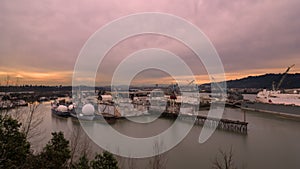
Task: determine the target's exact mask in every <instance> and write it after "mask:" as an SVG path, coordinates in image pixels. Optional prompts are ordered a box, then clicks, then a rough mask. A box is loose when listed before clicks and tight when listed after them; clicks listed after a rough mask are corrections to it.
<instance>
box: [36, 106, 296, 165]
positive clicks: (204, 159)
mask: <svg viewBox="0 0 300 169" xmlns="http://www.w3.org/2000/svg"><path fill="white" fill-rule="evenodd" d="M39 111H42V112H43V115H44V120H43V122H42V124H41V125H40V126H39V128H40V129H41V131H43V132H42V133H41V135H43V137H44V138H45V139H43V140H42V141H39V143H38V145H39V147H42V146H43V145H45V144H46V143H47V141H48V140H49V139H50V138H51V132H53V131H63V132H64V133H65V135H66V137H70V136H71V135H72V131H73V130H74V127H76V126H77V127H78V126H79V125H80V123H79V122H78V120H76V119H73V118H61V117H57V116H54V115H52V114H51V111H50V103H44V104H43V105H41V108H40V109H39ZM244 113H246V119H247V121H248V122H249V126H248V127H249V130H248V135H246V136H245V135H240V134H237V133H232V132H226V131H220V130H217V131H216V132H215V133H214V134H213V135H212V137H211V138H210V139H209V140H208V141H207V142H205V143H204V144H199V143H198V137H199V134H200V132H201V129H202V127H200V126H194V127H193V129H192V130H191V131H190V133H189V134H188V136H187V137H186V138H185V139H184V140H183V141H182V142H181V143H180V144H179V145H177V146H176V147H175V148H173V149H172V150H170V151H169V152H167V153H166V154H165V156H166V157H167V159H168V160H167V161H168V163H167V168H171V169H177V168H178V169H182V168H189V169H194V168H195V169H196V168H197V169H198V168H211V166H212V161H213V159H214V158H215V156H216V154H217V153H218V151H219V149H224V150H228V149H229V148H230V147H231V146H232V147H233V152H234V159H235V163H236V164H237V166H239V167H245V168H250V169H252V168H264V169H282V168H299V166H300V161H299V159H300V144H299V141H300V132H299V131H300V121H297V120H291V119H288V118H283V117H280V116H274V115H269V114H265V113H260V112H250V111H245V112H244V111H242V110H240V109H231V108H226V109H225V112H224V115H223V117H225V118H230V119H236V120H243V117H244ZM171 124H172V121H171V120H167V119H157V120H155V121H154V122H151V123H148V124H137V123H134V122H130V121H127V120H122V121H118V122H117V123H116V124H114V125H113V127H114V128H115V129H117V130H118V131H119V132H121V133H123V134H126V135H128V136H132V137H149V136H153V135H156V134H158V133H160V132H162V131H164V130H166V129H167V128H168V127H169V126H170V125H171ZM97 125H102V124H97ZM94 132H97V131H94ZM95 134H97V135H99V136H101V133H99V132H97V133H95ZM174 134H176V133H174ZM175 137H176V136H175ZM89 142H90V146H91V147H92V152H91V154H94V152H97V151H100V150H101V149H100V148H99V147H98V146H97V145H96V144H94V143H93V142H92V141H91V140H89ZM148 161H149V159H138V160H135V163H137V166H139V167H138V168H145V166H147V165H148Z"/></svg>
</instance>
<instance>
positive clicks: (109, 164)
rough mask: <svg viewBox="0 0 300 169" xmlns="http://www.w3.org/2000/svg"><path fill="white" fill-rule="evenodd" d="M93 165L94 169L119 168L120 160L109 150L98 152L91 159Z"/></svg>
mask: <svg viewBox="0 0 300 169" xmlns="http://www.w3.org/2000/svg"><path fill="white" fill-rule="evenodd" d="M91 167H92V168H93V169H119V167H118V161H117V160H116V159H115V158H114V156H113V155H112V154H111V153H110V152H108V151H104V152H103V154H97V155H96V157H95V159H94V160H93V161H91Z"/></svg>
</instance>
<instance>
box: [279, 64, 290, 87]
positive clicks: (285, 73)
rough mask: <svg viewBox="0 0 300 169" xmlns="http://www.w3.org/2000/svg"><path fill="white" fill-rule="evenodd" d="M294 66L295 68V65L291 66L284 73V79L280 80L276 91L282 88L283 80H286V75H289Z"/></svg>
mask: <svg viewBox="0 0 300 169" xmlns="http://www.w3.org/2000/svg"><path fill="white" fill-rule="evenodd" d="M294 66H295V64H293V65H291V66H289V67H288V68H287V69H286V71H285V72H284V73H283V75H282V77H281V79H280V81H279V83H278V85H277V87H276V90H279V88H280V86H281V84H282V82H283V80H284V79H285V78H286V75H287V74H288V72H289V71H290V69H291V68H292V67H294Z"/></svg>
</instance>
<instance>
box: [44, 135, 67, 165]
mask: <svg viewBox="0 0 300 169" xmlns="http://www.w3.org/2000/svg"><path fill="white" fill-rule="evenodd" d="M69 158H70V150H69V141H68V140H66V139H65V138H64V135H63V133H62V132H58V133H56V132H54V133H52V139H51V140H50V141H49V143H48V144H47V145H46V147H45V148H44V149H43V151H42V152H41V154H40V155H39V160H38V161H39V163H40V167H41V168H47V169H58V168H60V169H61V168H67V167H68V160H69Z"/></svg>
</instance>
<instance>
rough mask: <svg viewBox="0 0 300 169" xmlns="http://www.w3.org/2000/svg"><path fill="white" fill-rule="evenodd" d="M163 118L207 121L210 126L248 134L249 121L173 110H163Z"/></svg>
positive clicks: (201, 123) (198, 121)
mask: <svg viewBox="0 0 300 169" xmlns="http://www.w3.org/2000/svg"><path fill="white" fill-rule="evenodd" d="M161 117H162V118H168V119H177V118H179V119H180V120H184V121H195V124H196V125H201V126H204V123H205V122H206V123H207V124H208V127H216V128H217V129H220V130H224V131H231V132H236V133H240V134H247V131H248V122H243V121H238V120H230V119H223V118H222V119H217V118H208V117H206V116H203V115H187V114H177V113H172V112H167V111H165V112H163V113H162V114H161Z"/></svg>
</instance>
